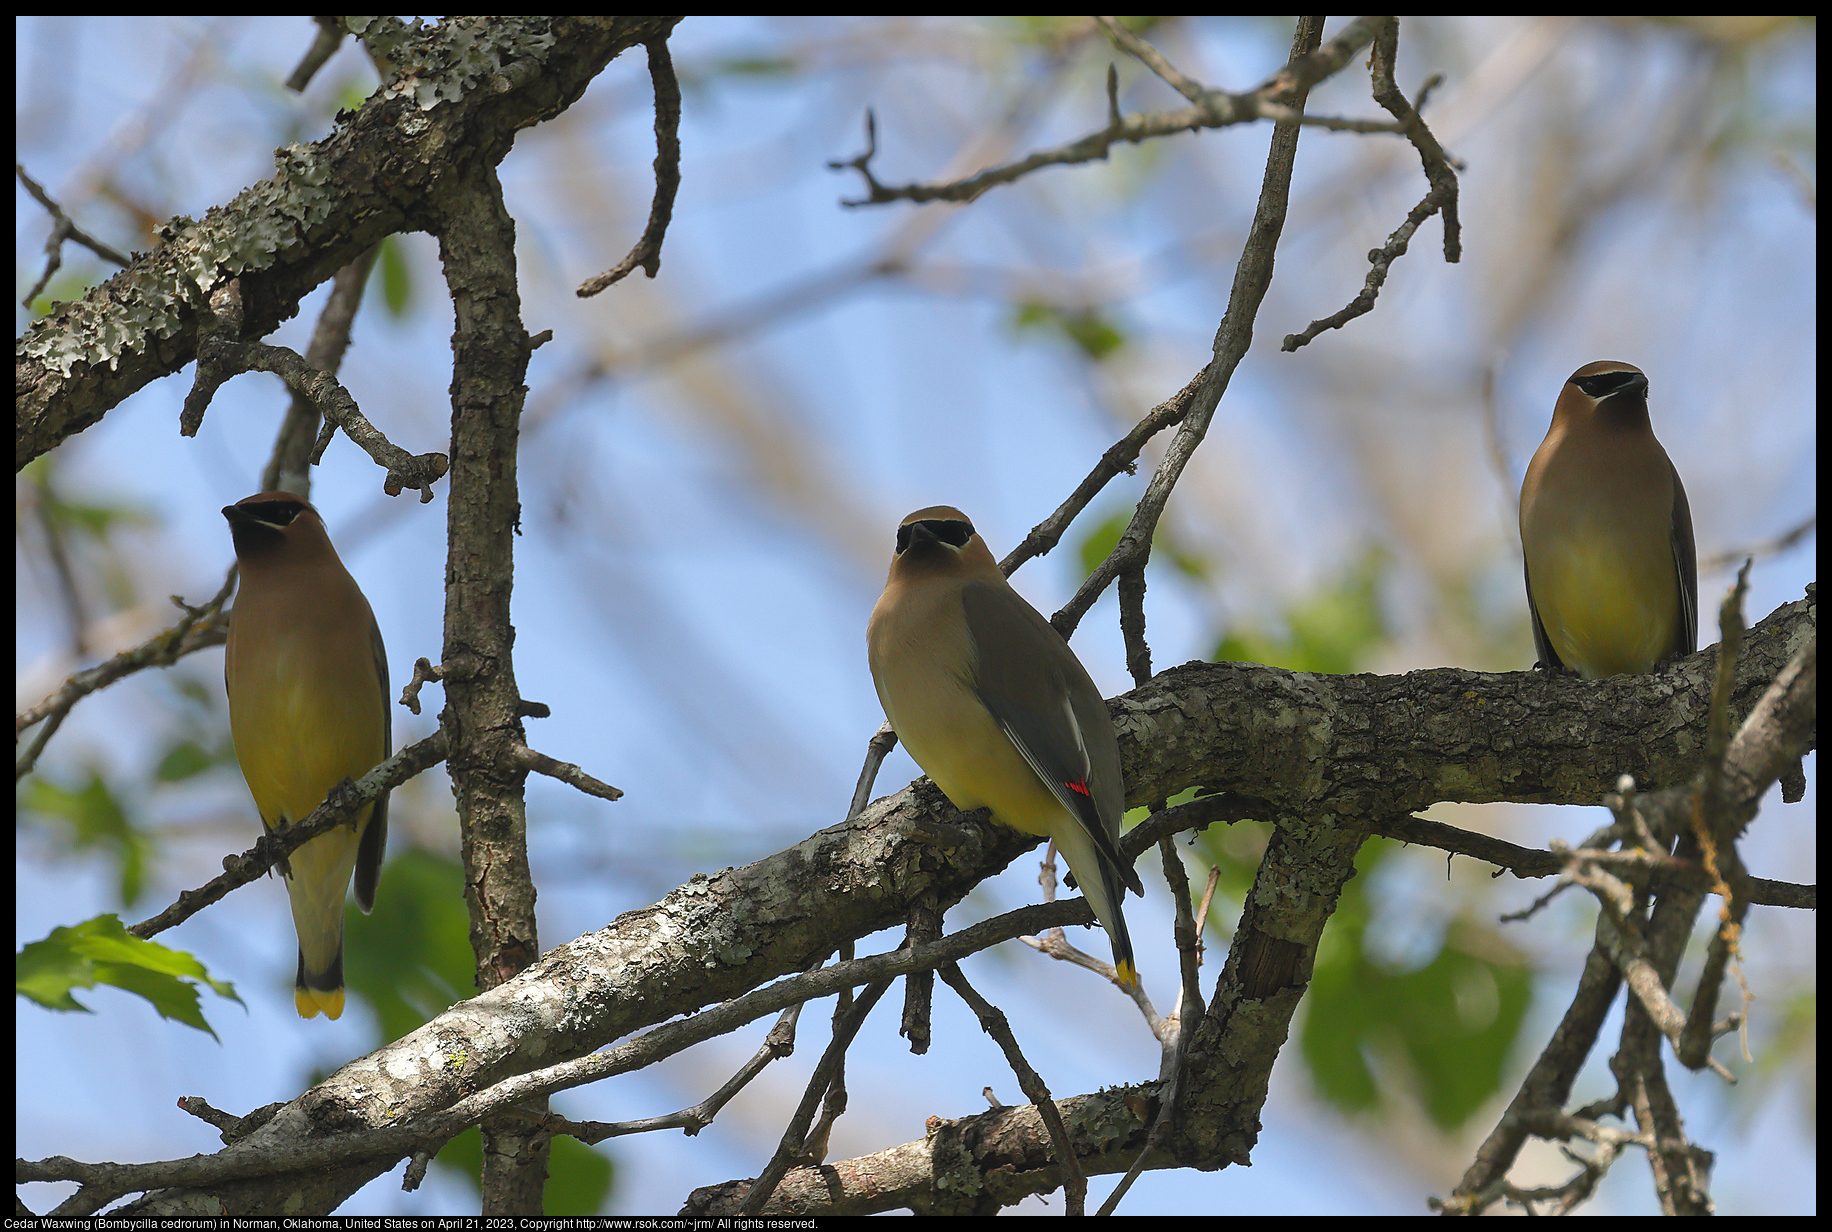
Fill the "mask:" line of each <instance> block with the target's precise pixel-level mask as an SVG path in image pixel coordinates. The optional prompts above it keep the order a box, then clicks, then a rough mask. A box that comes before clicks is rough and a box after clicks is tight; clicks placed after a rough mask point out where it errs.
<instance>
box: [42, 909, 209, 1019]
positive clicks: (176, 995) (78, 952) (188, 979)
mask: <svg viewBox="0 0 1832 1232" xmlns="http://www.w3.org/2000/svg"><path fill="white" fill-rule="evenodd" d="M13 978H14V984H15V988H16V990H17V992H18V994H19V995H20V996H22V997H25V998H27V999H28V1000H31V1001H35V1002H37V1003H38V1004H39V1005H42V1006H44V1007H45V1008H46V1009H50V1010H61V1011H65V1012H68V1011H76V1012H79V1013H84V1014H87V1013H92V1012H93V1011H91V1010H90V1009H89V1007H88V1006H86V1005H84V1004H83V1003H82V1002H80V1001H78V1000H77V999H76V998H75V997H74V996H73V995H72V994H71V991H70V990H71V989H73V988H94V987H95V986H96V985H98V984H109V985H113V986H114V987H116V988H120V989H122V990H124V991H126V992H131V993H134V994H136V995H137V996H140V997H144V998H145V999H146V1000H147V1001H149V1002H151V1003H152V1006H153V1008H154V1009H155V1010H157V1011H158V1012H159V1016H160V1017H161V1018H170V1019H176V1020H177V1021H179V1022H182V1023H184V1024H185V1025H186V1026H188V1027H195V1028H196V1029H197V1030H199V1031H207V1032H209V1034H210V1038H212V1039H216V1038H217V1036H216V1032H215V1031H212V1030H211V1029H210V1024H209V1023H207V1022H206V1021H204V1016H203V1011H202V1006H201V1003H200V1001H199V998H198V995H197V984H198V983H202V984H207V985H208V986H209V987H210V988H211V990H212V991H214V992H215V993H216V994H217V995H218V996H221V997H227V998H228V999H229V1000H231V1001H234V1002H236V1003H237V1004H240V1003H241V998H240V997H238V996H236V995H235V988H234V986H233V985H231V984H229V983H227V982H225V981H221V980H217V979H214V978H212V977H211V975H210V973H209V971H208V970H207V969H206V968H205V967H204V965H203V964H202V963H200V962H198V961H197V959H195V958H194V957H192V956H191V955H189V954H186V953H184V952H183V951H182V950H172V949H167V948H166V947H165V946H163V945H160V944H159V943H158V942H156V941H144V940H142V939H140V938H139V937H135V936H133V935H132V934H130V933H129V932H128V931H127V929H126V928H125V927H124V926H123V925H122V923H121V919H120V917H119V916H116V915H112V914H111V915H100V916H96V917H95V918H94V919H92V920H87V921H85V922H83V923H81V924H78V925H76V926H75V927H73V928H55V929H52V930H51V935H50V936H48V937H46V938H45V939H44V940H42V941H34V942H31V943H29V944H28V945H27V946H26V947H25V948H24V949H22V950H20V951H19V953H18V955H17V956H16V958H15V959H14V976H13ZM192 981H195V982H192Z"/></svg>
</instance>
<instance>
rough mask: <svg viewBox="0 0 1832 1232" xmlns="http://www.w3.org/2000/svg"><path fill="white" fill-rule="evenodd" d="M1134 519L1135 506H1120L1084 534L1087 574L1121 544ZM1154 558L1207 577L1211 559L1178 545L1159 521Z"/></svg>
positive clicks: (1083, 567)
mask: <svg viewBox="0 0 1832 1232" xmlns="http://www.w3.org/2000/svg"><path fill="white" fill-rule="evenodd" d="M1131 521H1132V510H1131V509H1118V510H1115V511H1114V512H1113V513H1112V514H1110V515H1109V516H1107V517H1105V518H1103V519H1102V520H1101V521H1099V522H1096V523H1095V524H1094V525H1093V526H1092V527H1090V528H1089V530H1088V532H1087V534H1085V535H1083V536H1082V540H1081V544H1080V547H1079V549H1078V551H1079V553H1080V556H1081V570H1082V572H1083V573H1092V572H1094V567H1095V566H1096V565H1098V564H1100V562H1101V561H1103V560H1106V559H1107V557H1108V556H1109V555H1111V554H1112V552H1113V549H1114V548H1116V547H1118V546H1119V542H1120V536H1121V535H1123V534H1125V533H1126V525H1127V523H1129V522H1131ZM1151 559H1152V561H1153V562H1154V563H1155V562H1163V561H1169V562H1170V563H1171V564H1172V565H1173V566H1175V567H1176V569H1177V571H1178V572H1179V573H1184V574H1187V575H1189V576H1190V577H1194V578H1201V577H1204V576H1206V575H1207V573H1208V568H1209V567H1208V562H1207V561H1205V560H1203V559H1202V558H1200V557H1198V556H1196V555H1194V554H1193V553H1190V552H1187V551H1185V550H1184V549H1183V548H1182V547H1180V546H1178V544H1177V541H1176V538H1175V537H1174V536H1173V535H1172V534H1171V532H1169V531H1167V530H1165V529H1164V523H1162V522H1159V523H1158V526H1157V529H1156V530H1155V531H1154V532H1153V533H1152V537H1151Z"/></svg>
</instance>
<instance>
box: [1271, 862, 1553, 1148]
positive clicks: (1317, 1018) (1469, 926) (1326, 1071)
mask: <svg viewBox="0 0 1832 1232" xmlns="http://www.w3.org/2000/svg"><path fill="white" fill-rule="evenodd" d="M1393 850H1394V845H1393V844H1392V843H1391V842H1388V841H1386V840H1379V839H1377V840H1374V841H1372V842H1370V843H1368V844H1367V845H1366V846H1364V848H1363V849H1362V854H1361V855H1359V856H1358V857H1357V859H1356V866H1357V869H1358V870H1360V873H1358V875H1357V877H1356V878H1355V880H1354V881H1352V882H1350V884H1349V886H1348V887H1345V889H1344V891H1343V895H1342V901H1341V903H1340V904H1339V905H1338V907H1337V910H1336V913H1335V915H1334V916H1332V917H1331V918H1330V922H1329V925H1328V927H1327V929H1326V931H1325V933H1324V938H1323V944H1321V945H1320V946H1319V947H1318V949H1317V964H1316V970H1315V972H1314V973H1313V975H1312V979H1311V985H1310V989H1309V991H1308V992H1307V993H1306V994H1305V1000H1306V1009H1305V1018H1304V1026H1303V1028H1302V1033H1301V1035H1300V1041H1299V1042H1300V1050H1301V1053H1302V1055H1303V1057H1304V1061H1305V1063H1306V1065H1307V1066H1308V1067H1309V1069H1310V1073H1311V1078H1312V1080H1313V1081H1314V1082H1315V1083H1316V1085H1317V1089H1318V1091H1319V1092H1320V1093H1321V1094H1322V1095H1323V1097H1324V1098H1325V1099H1327V1100H1329V1101H1330V1102H1331V1103H1334V1104H1335V1105H1337V1106H1338V1107H1340V1108H1343V1109H1345V1110H1348V1111H1366V1110H1369V1109H1372V1108H1374V1107H1375V1106H1376V1105H1377V1104H1378V1103H1379V1102H1380V1099H1381V1093H1382V1090H1383V1087H1384V1088H1388V1089H1391V1088H1392V1087H1393V1086H1395V1085H1401V1086H1406V1087H1410V1088H1411V1090H1412V1092H1413V1094H1414V1095H1415V1096H1416V1098H1417V1099H1418V1101H1419V1103H1420V1104H1421V1106H1422V1107H1423V1108H1424V1110H1425V1112H1426V1114H1427V1115H1428V1116H1430V1118H1431V1120H1432V1122H1433V1123H1434V1124H1436V1125H1437V1126H1438V1127H1439V1128H1441V1129H1444V1130H1453V1129H1456V1128H1457V1127H1459V1126H1460V1125H1462V1124H1463V1123H1464V1122H1465V1121H1467V1120H1468V1119H1469V1117H1470V1116H1471V1115H1472V1114H1474V1113H1475V1112H1476V1111H1477V1110H1479V1109H1480V1108H1481V1107H1482V1105H1483V1104H1484V1103H1485V1102H1486V1101H1487V1100H1488V1099H1489V1098H1490V1097H1492V1096H1493V1095H1494V1094H1495V1093H1496V1092H1497V1091H1498V1090H1500V1087H1501V1079H1502V1073H1503V1067H1504V1066H1505V1065H1506V1063H1507V1058H1508V1054H1509V1053H1510V1052H1511V1051H1512V1049H1513V1047H1514V1045H1515V1043H1516V1041H1517V1040H1518V1039H1519V1036H1520V1028H1521V1024H1522V1023H1523V1022H1524V1021H1525V1018H1526V1012H1527V1008H1528V1005H1529V1003H1530V1001H1531V999H1532V974H1531V972H1530V971H1529V969H1528V967H1527V965H1526V963H1525V962H1524V961H1521V960H1520V958H1519V956H1518V955H1516V954H1515V953H1514V952H1513V950H1512V947H1511V946H1510V945H1509V944H1508V943H1507V942H1506V941H1505V940H1504V939H1503V938H1502V937H1501V935H1500V934H1499V933H1498V932H1497V931H1496V930H1494V929H1493V928H1492V927H1491V926H1490V925H1488V924H1486V923H1483V922H1478V921H1475V920H1469V919H1458V920H1453V921H1452V922H1451V924H1450V926H1449V927H1448V928H1446V930H1445V934H1444V938H1443V940H1442V943H1441V944H1440V946H1439V948H1438V951H1437V953H1436V954H1434V955H1433V956H1432V957H1431V958H1430V959H1429V960H1428V961H1427V962H1425V963H1424V964H1423V965H1421V966H1418V967H1416V968H1413V969H1410V970H1401V969H1396V968H1395V967H1394V966H1393V964H1392V963H1390V962H1388V961H1386V960H1383V959H1381V958H1378V957H1376V956H1374V955H1372V954H1370V953H1369V947H1368V945H1367V942H1368V923H1369V916H1370V912H1369V908H1368V904H1367V900H1366V894H1365V891H1364V890H1363V889H1362V885H1363V884H1364V883H1365V882H1366V880H1367V879H1366V877H1365V876H1364V875H1360V874H1361V873H1365V871H1366V870H1367V869H1368V868H1370V867H1373V866H1374V865H1375V864H1378V863H1379V862H1380V861H1381V860H1382V859H1384V858H1386V856H1387V855H1388V854H1390V853H1391V852H1392V851H1393ZM1377 1070H1381V1071H1382V1073H1381V1074H1377ZM1383 1077H1384V1081H1383Z"/></svg>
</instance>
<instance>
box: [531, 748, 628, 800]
mask: <svg viewBox="0 0 1832 1232" xmlns="http://www.w3.org/2000/svg"><path fill="white" fill-rule="evenodd" d="M517 759H518V760H519V761H520V763H521V765H522V768H523V769H526V770H531V771H533V772H534V773H536V774H544V775H546V776H547V777H548V778H550V779H558V780H559V781H560V782H562V783H565V784H566V785H567V786H569V787H576V788H578V789H579V790H580V791H582V792H584V793H585V794H586V795H588V796H597V797H598V798H599V799H600V800H621V799H623V792H622V791H621V790H620V789H618V788H616V787H612V786H611V785H610V784H609V783H603V782H600V781H599V780H597V779H595V778H593V777H592V776H591V775H589V774H587V773H586V772H585V771H583V770H581V769H580V768H579V767H578V766H575V765H574V764H573V763H572V762H569V761H556V760H555V759H553V758H551V757H549V756H547V754H545V753H538V752H536V751H535V750H533V749H531V748H529V747H528V746H527V745H523V746H522V747H521V751H520V752H519V753H518V754H517Z"/></svg>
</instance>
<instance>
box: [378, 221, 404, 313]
mask: <svg viewBox="0 0 1832 1232" xmlns="http://www.w3.org/2000/svg"><path fill="white" fill-rule="evenodd" d="M375 268H376V277H378V278H379V279H380V280H381V283H382V307H384V308H386V309H387V310H388V315H389V316H391V317H393V318H394V319H395V320H397V321H398V320H401V319H402V318H404V317H405V316H406V315H407V310H408V309H409V308H410V307H411V306H412V305H413V272H412V270H410V269H409V268H408V265H407V257H406V254H405V253H403V252H402V251H401V237H400V236H398V235H390V236H388V237H387V238H386V239H384V240H383V241H382V251H381V253H380V255H379V256H378V257H377V259H376V262H375Z"/></svg>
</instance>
